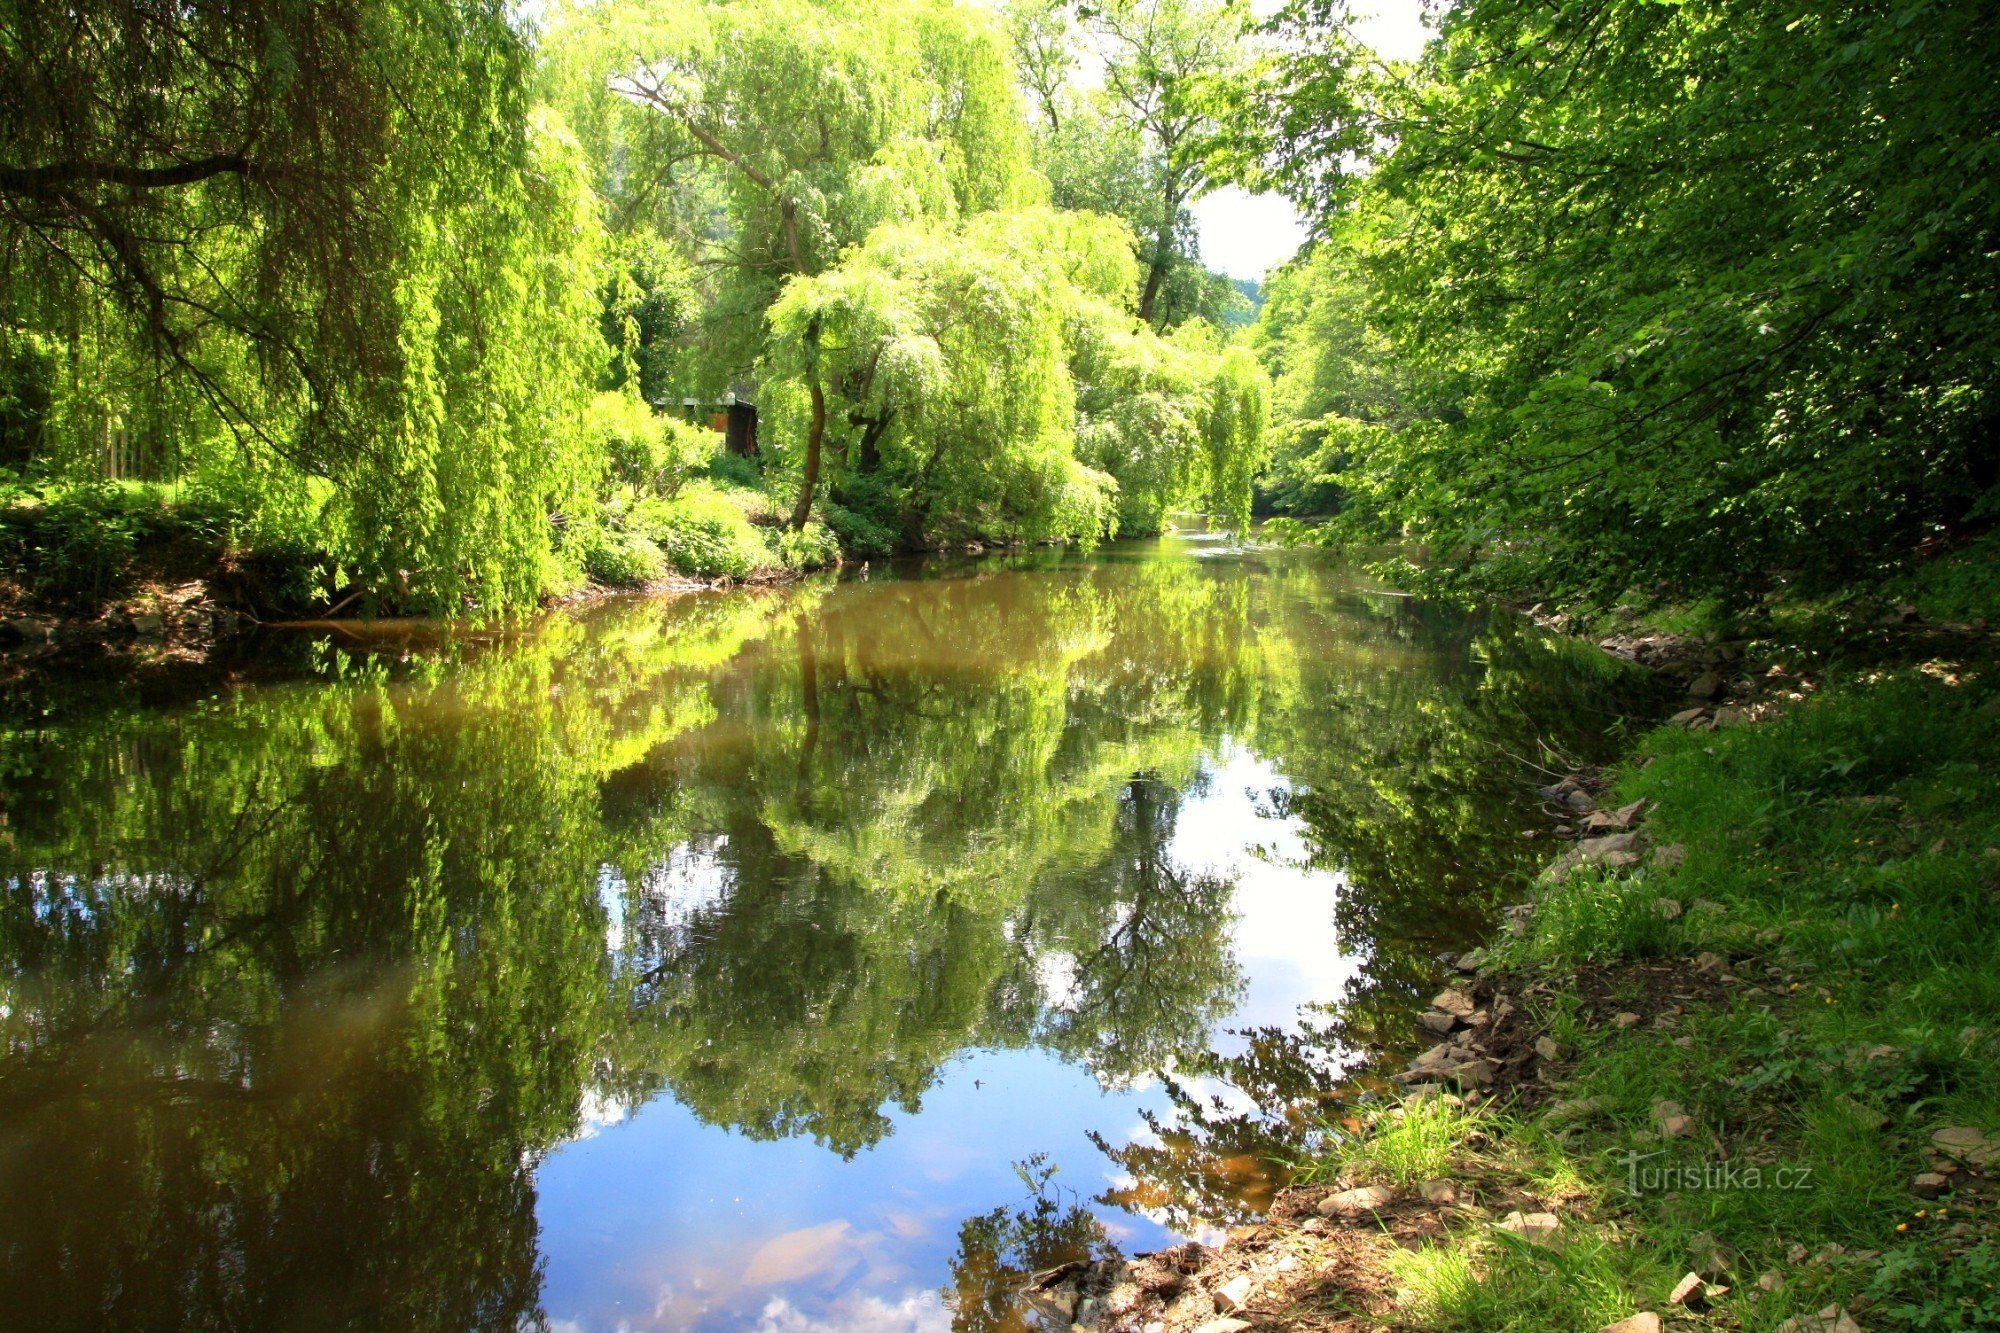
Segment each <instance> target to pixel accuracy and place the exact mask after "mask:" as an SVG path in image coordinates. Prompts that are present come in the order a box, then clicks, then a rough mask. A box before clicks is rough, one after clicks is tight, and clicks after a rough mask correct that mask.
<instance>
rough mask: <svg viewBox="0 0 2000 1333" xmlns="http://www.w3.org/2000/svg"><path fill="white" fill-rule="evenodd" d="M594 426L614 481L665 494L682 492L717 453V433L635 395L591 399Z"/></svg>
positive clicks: (594, 431) (591, 418)
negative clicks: (660, 412)
mask: <svg viewBox="0 0 2000 1333" xmlns="http://www.w3.org/2000/svg"><path fill="white" fill-rule="evenodd" d="M588 429H589V430H590V432H591V434H592V435H593V436H594V437H595V438H596V439H597V440H599V441H600V442H601V446H602V448H603V450H604V457H605V460H606V464H607V467H608V469H609V472H610V475H611V477H612V478H613V479H614V480H616V481H619V482H623V483H625V484H626V485H630V486H633V487H636V488H638V489H639V490H642V491H652V492H656V493H658V494H661V495H672V494H674V493H675V492H676V491H678V490H679V489H680V488H681V486H682V484H683V483H685V482H686V481H687V480H688V479H689V478H691V477H693V476H694V475H695V474H696V473H698V472H700V471H701V470H702V469H703V468H704V467H706V466H708V465H709V464H710V461H711V459H712V458H713V456H714V455H715V452H716V447H715V446H716V440H717V436H716V434H715V432H713V431H711V430H707V429H704V428H703V427H701V426H694V425H689V424H688V423H687V422H685V421H682V420H680V419H678V418H676V417H667V416H660V415H658V414H657V413H655V412H654V411H653V410H652V409H651V408H650V407H648V406H646V404H644V403H642V402H640V401H639V400H638V399H637V398H635V397H633V396H632V395H631V394H625V393H600V394H598V395H597V396H596V397H595V398H593V399H591V400H590V414H589V418H588Z"/></svg>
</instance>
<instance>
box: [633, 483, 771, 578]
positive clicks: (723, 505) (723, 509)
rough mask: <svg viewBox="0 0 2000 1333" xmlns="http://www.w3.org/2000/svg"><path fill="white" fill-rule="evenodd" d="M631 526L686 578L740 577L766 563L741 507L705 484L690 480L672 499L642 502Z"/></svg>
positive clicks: (758, 539) (761, 545) (765, 554)
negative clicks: (691, 576)
mask: <svg viewBox="0 0 2000 1333" xmlns="http://www.w3.org/2000/svg"><path fill="white" fill-rule="evenodd" d="M630 522H631V526H632V527H633V528H634V529H636V530H637V531H639V532H642V533H644V534H645V535H646V536H648V537H650V538H652V539H653V541H655V542H656V543H658V544H659V548H660V550H661V551H662V552H663V553H664V554H665V555H666V558H667V560H668V562H669V563H671V564H672V565H673V567H674V568H675V569H678V570H680V571H681V572H682V573H684V574H697V575H703V576H707V577H716V576H727V577H729V578H742V577H744V576H745V575H747V574H749V573H750V572H751V571H752V570H754V569H757V568H758V567H760V566H762V565H764V564H765V563H766V562H767V561H768V560H769V559H770V554H769V550H768V548H767V547H766V546H765V545H764V540H763V538H762V537H760V536H759V535H758V533H757V529H756V527H755V526H753V525H752V524H751V522H750V519H749V517H748V516H747V515H746V514H745V513H744V511H743V507H742V506H741V505H739V504H737V503H736V502H735V501H733V500H732V499H731V498H730V497H729V496H728V495H727V494H725V493H724V492H722V491H719V490H717V489H716V488H715V487H714V486H712V485H710V484H708V483H707V482H692V483H690V484H689V485H688V486H686V487H685V488H684V489H683V490H682V491H681V493H680V494H679V495H677V496H675V497H674V498H673V499H671V500H667V499H653V500H645V501H641V502H640V503H639V504H637V505H635V506H634V507H633V509H632V516H631V519H630Z"/></svg>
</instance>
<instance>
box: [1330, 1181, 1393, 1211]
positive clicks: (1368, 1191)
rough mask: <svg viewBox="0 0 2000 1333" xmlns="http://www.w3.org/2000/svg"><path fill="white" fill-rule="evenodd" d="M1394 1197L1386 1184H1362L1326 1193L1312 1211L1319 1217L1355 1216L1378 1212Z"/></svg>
mask: <svg viewBox="0 0 2000 1333" xmlns="http://www.w3.org/2000/svg"><path fill="white" fill-rule="evenodd" d="M1395 1197H1396V1192H1395V1191H1394V1190H1392V1189H1390V1188H1389V1187H1388V1186H1386V1185H1363V1186H1361V1187H1360V1188H1358V1189H1351V1190H1342V1191H1340V1193H1338V1194H1329V1195H1327V1196H1326V1197H1325V1198H1324V1199H1321V1200H1320V1201H1319V1203H1318V1204H1317V1205H1315V1207H1314V1209H1313V1211H1315V1212H1317V1213H1318V1214H1319V1215H1320V1216H1321V1217H1344V1218H1357V1217H1360V1216H1361V1215H1363V1214H1364V1213H1374V1212H1380V1211H1381V1210H1382V1209H1384V1208H1387V1207H1388V1206H1389V1204H1390V1203H1391V1202H1393V1201H1394V1199H1395Z"/></svg>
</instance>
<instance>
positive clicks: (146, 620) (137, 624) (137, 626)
mask: <svg viewBox="0 0 2000 1333" xmlns="http://www.w3.org/2000/svg"><path fill="white" fill-rule="evenodd" d="M132 632H133V633H134V634H138V635H141V636H144V637H148V638H153V637H157V636H159V635H161V634H165V633H166V632H167V624H166V622H165V621H164V620H161V619H160V618H159V617H158V616H150V615H139V616H133V617H132Z"/></svg>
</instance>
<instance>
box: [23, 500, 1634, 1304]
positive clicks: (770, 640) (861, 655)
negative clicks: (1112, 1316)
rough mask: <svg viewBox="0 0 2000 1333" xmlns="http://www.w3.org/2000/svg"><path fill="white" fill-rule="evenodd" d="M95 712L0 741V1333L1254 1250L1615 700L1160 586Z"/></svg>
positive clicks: (1458, 644) (899, 598) (780, 1290)
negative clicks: (1224, 1232)
mask: <svg viewBox="0 0 2000 1333" xmlns="http://www.w3.org/2000/svg"><path fill="white" fill-rule="evenodd" d="M101 674H102V675H103V678H102V679H97V678H94V677H93V674H92V673H88V672H81V671H63V672H56V673H51V672H47V671H38V672H36V671H31V672H19V673H16V674H15V675H14V677H13V678H12V679H11V681H10V682H9V683H7V684H6V685H5V686H4V689H3V691H0V726H4V732H0V809H4V820H5V823H4V827H0V857H4V861H5V868H4V873H3V874H0V1038H4V1046H0V1323H4V1324H5V1325H6V1326H8V1327H19V1328H63V1327H79V1328H81V1327H93V1328H94V1327H118V1328H140V1327H152V1326H171V1327H176V1328H207V1327H217V1328H253V1327H254V1328H263V1327H272V1328H310V1327H360V1328H398V1329H401V1328H421V1329H457V1328H473V1327H479V1328H496V1327H497V1328H507V1327H521V1326H549V1327H555V1328H564V1329H615V1328H767V1329H774V1330H795V1329H871V1330H873V1329H899V1328H901V1329H943V1328H949V1327H954V1326H956V1327H960V1328H991V1327H1019V1326H1021V1318H1022V1316H1021V1315H1020V1314H1019V1312H1018V1311H1016V1310H1015V1309H1014V1308H1013V1303H1012V1293H1013V1291H1014V1290H1015V1287H1016V1285H1017V1279H1018V1275H1019V1274H1020V1273H1022V1272H1024V1271H1027V1270H1032V1269H1035V1268H1039V1267H1042V1266H1045V1265H1046V1264H1047V1263H1048V1262H1051V1261H1052V1260H1054V1259H1057V1258H1061V1257H1064V1256H1066V1255H1069V1254H1073V1253H1077V1252H1079V1251H1081V1250H1084V1249H1088V1248H1100V1249H1101V1248H1103V1247H1107V1246H1113V1245H1115V1246H1118V1247H1121V1248H1123V1249H1124V1250H1126V1251H1127V1252H1128V1253H1129V1252H1132V1251H1138V1250H1148V1249H1153V1248H1157V1247H1159V1246H1161V1245H1163V1244H1166V1243H1169V1242H1170V1241H1171V1239H1172V1238H1173V1237H1174V1236H1176V1235H1186V1234H1199V1233H1200V1232H1201V1231H1202V1230H1203V1229H1205V1228H1208V1227H1213V1226H1216V1225H1221V1224H1227V1223H1228V1222H1229V1221H1231V1220H1232V1219H1233V1218H1234V1217H1236V1216H1240V1215H1241V1213H1242V1212H1243V1210H1245V1209H1254V1207H1255V1205H1256V1202H1257V1200H1258V1199H1259V1198H1260V1197H1261V1196H1262V1195H1263V1194H1264V1193H1265V1192H1268V1190H1269V1188H1270V1186H1271V1176H1272V1170H1271V1168H1270V1167H1269V1165H1268V1163H1267V1162H1266V1161H1265V1155H1266V1154H1265V1153H1264V1151H1263V1150H1262V1149H1260V1147H1259V1146H1258V1145H1259V1144H1260V1143H1263V1142H1265V1141H1266V1140H1265V1139H1261V1138H1259V1132H1260V1126H1261V1127H1262V1128H1263V1129H1269V1128H1270V1122H1271V1119H1272V1117H1271V1115H1260V1114H1258V1113H1256V1112H1255V1111H1254V1110H1253V1109H1252V1100H1253V1099H1252V1097H1251V1096H1249V1095H1247V1094H1248V1093H1254V1094H1255V1095H1256V1096H1255V1100H1257V1101H1260V1102H1264V1103H1265V1105H1267V1106H1268V1105H1270V1104H1271V1103H1269V1102H1267V1101H1265V1099H1266V1098H1268V1097H1270V1096H1273V1095H1275V1094H1274V1092H1273V1089H1276V1088H1278V1087H1279V1085H1284V1088H1285V1090H1286V1091H1287V1093H1288V1095H1292V1096H1299V1095H1304V1094H1303V1092H1302V1090H1303V1089H1305V1088H1306V1087H1308V1086H1309V1085H1311V1084H1312V1082H1313V1079H1312V1077H1311V1076H1312V1075H1314V1074H1317V1076H1319V1077H1321V1078H1323V1077H1325V1076H1326V1074H1327V1072H1328V1071H1329V1070H1336V1069H1338V1068H1340V1067H1341V1066H1342V1065H1343V1064H1344V1063H1346V1062H1348V1061H1350V1060H1351V1059H1353V1058H1354V1053H1355V1052H1356V1051H1358V1050H1359V1049H1360V1048H1362V1047H1363V1046H1365V1045H1366V1044H1368V1043H1369V1042H1372V1041H1376V1040H1387V1041H1390V1042H1401V1041H1403V1040H1404V1037H1405V1030H1406V1028H1407V1020H1408V1015H1409V1014H1410V1012H1411V1011H1412V1008H1413V1006H1414V1005H1415V1004H1416V1003H1417V1002H1418V1001H1419V999H1420V998H1421V995H1422V994H1424V993H1427V990H1426V989H1425V988H1426V987H1427V986H1428V984H1429V983H1430V981H1431V980H1432V978H1433V976H1434V974H1435V973H1434V965H1433V963H1432V959H1433V957H1434V956H1435V955H1436V954H1438V953H1439V952H1440V951H1443V950H1446V949H1451V948H1457V947H1462V946H1464V945H1466V944H1467V943H1468V942H1470V941H1472V940H1473V939H1475V938H1476V937H1477V936H1478V935H1480V934H1481V933H1482V932H1483V931H1484V930H1485V929H1487V928H1488V927H1489V926H1490V924H1491V922H1492V920H1493V917H1494V915H1495V913H1496V912H1497V909H1498V906H1499V904H1500V903H1501V902H1502V901H1503V900H1504V896H1505V894H1506V893H1507V892H1508V887H1507V886H1508V884H1509V882H1510V878H1512V879H1513V880H1514V882H1518V875H1519V873H1520V872H1521V870H1522V869H1523V868H1524V864H1525V858H1526V856H1527V854H1528V853H1529V852H1530V851H1531V850H1532V849H1533V846H1534V845H1533V844H1530V843H1526V842H1524V841H1523V840H1522V839H1521V838H1520V836H1519V832H1520V830H1521V829H1522V828H1523V827H1527V826H1531V825H1532V824H1534V823H1535V820H1534V817H1533V816H1532V814H1531V811H1532V807H1533V804H1534V796H1533V787H1534V785H1535V784H1536V783H1537V782H1539V781H1544V780H1546V779H1544V778H1542V777H1541V775H1540V773H1539V772H1538V770H1537V769H1536V768H1535V767H1534V765H1536V764H1537V763H1541V764H1549V765H1551V766H1553V765H1555V764H1557V763H1558V762H1559V761H1558V760H1556V759H1553V758H1551V756H1552V755H1559V756H1560V757H1561V760H1560V762H1567V761H1577V760H1587V759H1590V758H1593V757H1601V756H1602V755H1603V754H1604V753H1606V752H1607V750H1608V749H1609V741H1608V739H1607V734H1608V733H1609V732H1611V731H1612V730H1613V729H1614V727H1615V725H1616V724H1617V721H1618V719H1619V717H1620V716H1621V712H1622V710H1623V709H1624V708H1625V707H1627V706H1629V704H1630V703H1631V701H1632V700H1633V698H1634V697H1635V687H1634V685H1633V683H1632V682H1631V681H1630V680H1629V679H1628V678H1626V677H1624V676H1623V675H1621V674H1620V668H1618V666H1617V665H1616V664H1615V663H1612V662H1610V661H1609V660H1608V659H1606V658H1604V657H1603V656H1602V655H1600V654H1598V653H1596V652H1594V651H1592V650H1589V649H1585V648H1580V647H1578V646H1577V645H1575V644H1571V643H1568V642H1565V641H1562V640H1558V639H1554V638H1551V637H1548V636H1546V635H1543V634H1541V633H1539V632H1537V631H1536V630H1534V629H1533V627H1532V626H1529V625H1527V624H1525V623H1524V622H1523V621H1521V620H1520V619H1519V618H1518V617H1515V616H1512V615H1509V614H1505V613H1499V612H1493V613H1479V614H1466V613H1463V612H1459V611H1454V610H1449V609H1445V608H1441V607H1436V606H1430V605H1426V604H1424V603H1422V602H1420V601H1416V600H1413V599H1411V598H1407V597H1403V596H1398V595H1395V594H1393V593H1390V592H1387V591H1385V590H1383V589H1381V588H1380V587H1378V586H1376V585H1374V584H1373V583H1371V582H1370V581H1369V580H1368V579H1366V578H1365V577H1363V576H1361V575H1359V574H1357V573H1355V572H1353V571H1351V570H1349V569H1346V568H1343V567H1342V566H1340V565H1338V564H1335V563H1332V562H1331V561H1329V560H1328V559H1327V558H1326V557H1324V556H1321V555H1318V554H1314V553H1299V552H1286V551H1277V550H1269V549H1258V548H1254V547H1240V546H1235V545H1231V544H1229V543H1228V542H1226V541H1222V540H1219V539H1212V538H1198V539H1175V538H1168V539H1163V540H1161V541H1158V542H1148V543H1133V544H1125V545H1119V546H1114V547H1111V548H1108V549H1106V550H1104V551H1101V552H1099V553H1096V554H1094V555H1089V556H1075V555H1057V554H1046V555H1038V556H1032V557H1022V558H995V559H986V560H983V561H959V562H930V563H926V564H921V565H913V566H910V567H907V568H902V569H897V570H891V571H886V572H885V571H883V570H881V569H877V570H875V571H874V572H873V573H872V574H871V575H870V576H868V577H865V578H852V577H850V578H848V579H845V580H834V579H826V580H824V581H820V582H813V583H807V584H803V585H797V586H791V587H785V588H781V589H774V590H763V591H738V592H729V593H716V594H702V595H694V596H683V597H676V598H670V599H658V600H646V599H635V600H623V601H616V602H611V603H607V604H602V605H598V606H594V607H591V608H588V609H585V610H581V611H575V612H560V613H555V614H551V615H548V616H546V617H543V618H541V619H539V620H537V621H536V622H534V623H533V624H532V625H529V626H525V627H522V628H519V629H515V630H511V631H507V632H490V631H487V632H474V631H468V630H450V629H443V628H437V627H428V628H427V627H409V626H403V627H377V628H374V629H359V630H340V631H333V632H317V633H313V634H299V633H291V634H276V633H266V634H264V635H262V636H260V637H259V638H257V639H256V640H254V641H252V642H250V643H248V644H245V645H237V646H233V647H231V648H229V649H227V650H225V653H224V655H223V656H220V657H218V658H216V659H215V660H212V661H210V662H207V663H181V664H175V663H157V664H153V665H150V666H142V667H140V668H138V669H133V668H131V667H130V666H127V667H125V668H121V669H120V670H118V671H116V672H106V673H101ZM1246 1090H1247V1092H1246ZM1308 1104H1310V1103H1308ZM1322 1105H1323V1103H1322ZM1193 1107H1203V1108H1206V1109H1207V1111H1208V1112H1209V1113H1211V1114H1212V1115H1219V1116H1220V1117H1221V1118H1222V1119H1224V1120H1227V1119H1228V1118H1229V1116H1230V1115H1231V1113H1232V1112H1240V1113H1243V1114H1241V1115H1239V1116H1238V1117H1237V1119H1236V1121H1235V1124H1234V1128H1232V1129H1230V1130H1228V1131H1227V1132H1226V1133H1222V1134H1220V1135H1218V1134H1216V1133H1209V1132H1203V1133H1194V1132H1191V1130H1190V1123H1191V1122H1190V1121H1189V1119H1188V1115H1189V1110H1190V1108H1193ZM1218 1108H1219V1109H1218ZM1294 1113H1296V1112H1294Z"/></svg>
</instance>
